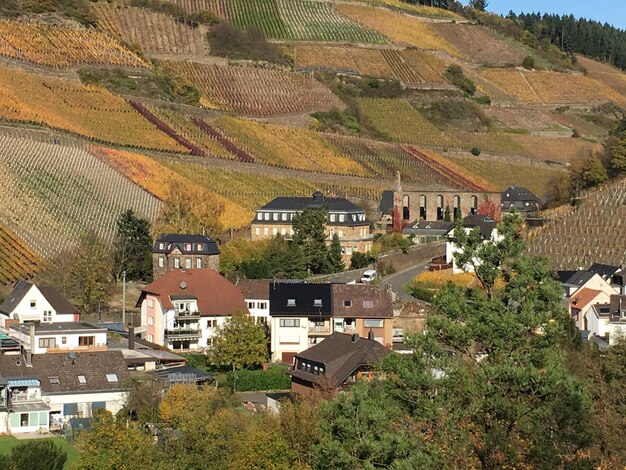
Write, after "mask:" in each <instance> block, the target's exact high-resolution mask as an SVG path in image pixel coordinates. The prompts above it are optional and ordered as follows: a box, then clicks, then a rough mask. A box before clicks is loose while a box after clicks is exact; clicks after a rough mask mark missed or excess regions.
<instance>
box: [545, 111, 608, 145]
mask: <svg viewBox="0 0 626 470" xmlns="http://www.w3.org/2000/svg"><path fill="white" fill-rule="evenodd" d="M550 117H551V118H552V119H554V120H555V121H556V122H558V123H559V124H560V125H562V126H564V127H567V128H569V129H572V130H574V129H576V130H577V131H578V132H579V133H581V134H582V135H584V136H585V137H592V138H596V139H600V140H601V139H604V138H605V137H606V135H607V134H608V133H609V131H610V130H611V128H612V127H614V126H613V125H609V126H600V125H598V124H596V123H594V122H591V121H590V120H589V119H586V118H585V115H584V114H582V113H581V114H578V113H576V112H568V113H557V112H553V113H550Z"/></svg>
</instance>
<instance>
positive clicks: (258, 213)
mask: <svg viewBox="0 0 626 470" xmlns="http://www.w3.org/2000/svg"><path fill="white" fill-rule="evenodd" d="M256 220H263V214H261V213H260V212H257V214H256Z"/></svg>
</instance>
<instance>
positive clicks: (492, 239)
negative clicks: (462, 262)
mask: <svg viewBox="0 0 626 470" xmlns="http://www.w3.org/2000/svg"><path fill="white" fill-rule="evenodd" d="M463 229H464V230H465V233H467V234H469V233H470V232H471V231H473V230H478V231H479V232H480V236H481V237H482V239H483V243H496V242H498V241H499V240H500V238H501V236H500V234H499V233H498V223H497V222H496V221H495V220H493V219H492V218H491V217H489V216H487V215H483V214H474V215H469V216H467V217H465V218H464V219H463ZM454 231H455V228H452V229H451V230H450V231H449V232H448V235H447V236H448V240H447V242H446V263H448V264H451V265H452V269H453V271H454V273H455V274H459V273H462V272H464V271H466V272H471V271H472V270H473V266H471V265H469V264H468V265H466V266H459V265H458V264H457V262H456V259H455V256H454V255H455V254H457V253H459V252H460V248H459V247H458V245H457V243H456V239H455V237H454Z"/></svg>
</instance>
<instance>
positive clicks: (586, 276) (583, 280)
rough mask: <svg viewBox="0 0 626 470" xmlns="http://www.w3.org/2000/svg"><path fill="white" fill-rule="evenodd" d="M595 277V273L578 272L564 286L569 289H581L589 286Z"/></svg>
mask: <svg viewBox="0 0 626 470" xmlns="http://www.w3.org/2000/svg"><path fill="white" fill-rule="evenodd" d="M595 275H596V274H595V273H591V272H589V271H576V272H575V273H574V274H573V275H572V277H570V278H569V279H568V280H567V281H565V283H564V284H565V285H566V286H568V287H581V286H583V285H585V284H587V282H589V281H590V280H591V278H593V276H595Z"/></svg>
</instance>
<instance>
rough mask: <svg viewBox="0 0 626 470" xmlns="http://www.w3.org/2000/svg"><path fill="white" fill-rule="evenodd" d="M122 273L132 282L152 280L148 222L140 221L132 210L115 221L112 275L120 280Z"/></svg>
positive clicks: (150, 242)
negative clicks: (124, 272)
mask: <svg viewBox="0 0 626 470" xmlns="http://www.w3.org/2000/svg"><path fill="white" fill-rule="evenodd" d="M122 271H126V278H127V279H129V280H133V281H144V282H148V281H150V280H151V279H152V236H151V235H150V222H148V221H147V220H146V219H141V218H139V217H137V216H135V214H134V213H133V211H132V209H128V210H127V211H125V212H123V213H122V214H121V215H120V217H119V218H118V219H117V232H116V234H115V240H114V246H113V274H114V276H115V278H116V279H118V280H119V279H120V278H121V276H122Z"/></svg>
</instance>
